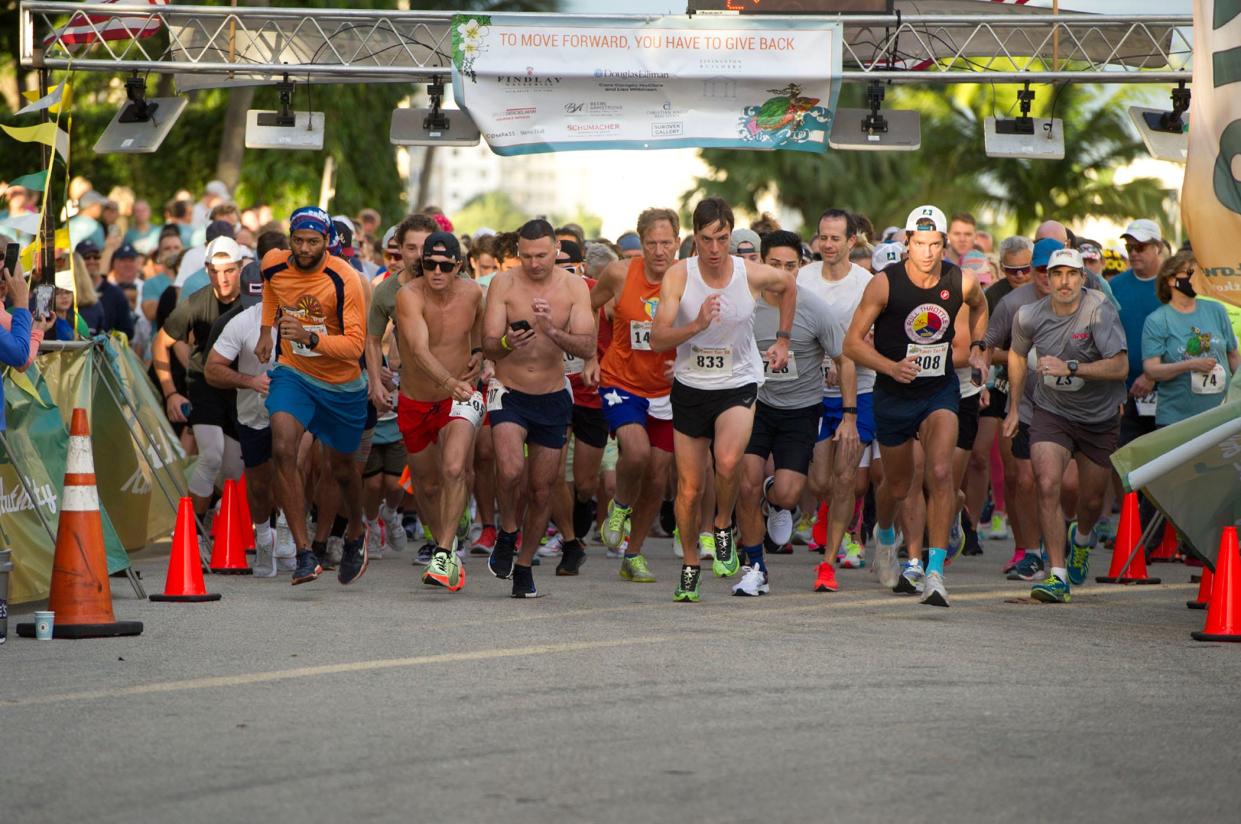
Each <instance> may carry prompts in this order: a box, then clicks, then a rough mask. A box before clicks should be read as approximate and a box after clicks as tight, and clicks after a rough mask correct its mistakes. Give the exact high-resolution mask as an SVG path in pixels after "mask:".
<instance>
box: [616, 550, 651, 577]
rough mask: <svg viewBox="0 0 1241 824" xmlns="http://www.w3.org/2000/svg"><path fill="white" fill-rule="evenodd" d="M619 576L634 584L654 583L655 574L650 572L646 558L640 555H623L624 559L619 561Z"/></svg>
mask: <svg viewBox="0 0 1241 824" xmlns="http://www.w3.org/2000/svg"><path fill="white" fill-rule="evenodd" d="M620 577H621V578H623V579H625V580H626V581H632V582H633V583H635V584H653V583H655V576H654V575H652V574H651V570H650V569H649V568H648V567H647V565H646V559H645V558H643V557H642V556H641V555H634V556H632V557H630V556H628V555H626V556H625V560H623V561H621V566H620Z"/></svg>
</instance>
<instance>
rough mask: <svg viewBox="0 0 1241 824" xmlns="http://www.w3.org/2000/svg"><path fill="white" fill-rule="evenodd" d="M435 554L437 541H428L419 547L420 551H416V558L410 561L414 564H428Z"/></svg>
mask: <svg viewBox="0 0 1241 824" xmlns="http://www.w3.org/2000/svg"><path fill="white" fill-rule="evenodd" d="M434 554H435V543H434V542H432V541H427V542H426V543H424V544H423V545H422V546H420V547H418V551H417V552H415V553H414V560H413V561H411V562H410V563H411V564H413V565H414V566H426V565H427V564H429V563H431V556H432V555H434Z"/></svg>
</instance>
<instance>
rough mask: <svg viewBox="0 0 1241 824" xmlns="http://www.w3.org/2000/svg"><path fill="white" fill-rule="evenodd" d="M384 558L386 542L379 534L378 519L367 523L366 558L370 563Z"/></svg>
mask: <svg viewBox="0 0 1241 824" xmlns="http://www.w3.org/2000/svg"><path fill="white" fill-rule="evenodd" d="M402 534H404V533H402ZM383 556H384V542H383V538H382V536H381V535H380V534H379V519H378V518H376V519H375V520H373V521H367V522H366V558H367V560H368V561H377V560H380V559H382V558H383Z"/></svg>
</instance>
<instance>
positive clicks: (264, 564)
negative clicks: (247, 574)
mask: <svg viewBox="0 0 1241 824" xmlns="http://www.w3.org/2000/svg"><path fill="white" fill-rule="evenodd" d="M267 534H268V536H269V537H268V540H267V542H266V543H264V541H263V539H262V538H260V537H259V536H258V535H257V534H256V535H255V536H254V563H253V564H251V565H250V568H251V569H252V570H253V571H254V572H253V574H254V577H255V578H275V577H276V536H275V534H274V533H271V532H268V533H267Z"/></svg>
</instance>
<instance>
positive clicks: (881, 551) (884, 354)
mask: <svg viewBox="0 0 1241 824" xmlns="http://www.w3.org/2000/svg"><path fill="white" fill-rule="evenodd" d="M947 228H948V221H947V219H946V218H945V217H944V213H943V212H942V211H941V210H940V209H938V208H936V207H934V206H929V205H928V206H919V207H918V208H917V209H914V210H913V211H912V212H910V214H909V218H908V219H907V220H906V222H905V243H906V246H907V248H908V249H909V258H908V259H907V260H905V261H903V262H901V263H894V264H892V265H891V266H889V267H888V268H886V269H884V270H883V271H882V272H879V273H878V274H876V275H875V277H874V278H872V279H871V281H870V283H869V284H868V285H867V287H866V291H865V292H864V293H863V295H862V302H861V303H860V304H859V305H858V309H857V311H856V312H855V313H854V315H853V322H852V323H851V324H850V326H849V331H848V333H847V334H846V335H845V347H844V348H845V356H846V357H849V358H851V359H852V360H853V361H855V362H856V363H857V364H858V365H859V366H865V367H869V368H871V369H874V370H875V393H874V402H875V436H876V439H877V440H878V441H879V451H880V454H881V455H882V457H883V466H884V480H883V483H882V484H881V485H880V487H879V488H878V489H877V490H876V492H875V509H876V529H875V540H876V543H877V544H878V552H877V557H876V559H875V565H874V569H875V571H876V572H877V573H878V575H879V582H880V583H881V584H882V585H884V586H886V587H891V588H892V589H893V590H894V591H895V592H900V593H907V594H913V593H919V592H920V593H922V599H921V600H922V603H924V604H930V605H932V606H942V607H946V606H948V593H947V591H946V590H945V589H944V577H943V576H944V559H945V556H946V554H947V546H948V532H949V528H950V525H951V522H952V519H953V516H954V515H955V512H956V489H955V487H954V485H953V483H952V479H953V472H952V456H953V450H954V449H955V448H956V443H957V423H958V421H957V409H958V406H959V403H960V387H959V384H958V382H957V378H956V373H955V372H954V370H953V365H952V339H953V335H954V333H955V321H956V317H957V312H958V310H959V309H960V308H961V305H962V303H966V304H968V305H969V307H970V315H969V317H970V340H971V341H972V342H971V344H970V365H971V366H973V367H975V368H978V369H984V368H985V367H986V352H985V347H984V344H983V342H982V339H983V336H984V333H985V332H986V330H987V301H986V298H985V297H983V293H982V289H980V288H979V286H978V282H977V281H976V280H975V279H974V276H973V275H972V274H969V273H965V272H962V271H961V270H960V269H959V268H957V267H956V266H955V265H953V264H951V263H948V262H947V261H945V260H944V259H943V255H944V240H945V233H946V232H947ZM872 326H874V330H875V334H874V344H870V343H868V342H867V341H866V334H867V332H868V331H869V330H870V328H871V327H872ZM915 438H916V439H917V440H918V441H920V442H921V444H922V448H923V450H924V452H925V455H926V457H925V467H926V469H925V478H926V487H927V492H928V495H927V506H926V518H925V523H923V519H922V518H920V517H918V516H917V514H916V513H915V512H914V510H915V509H918V508H917V507H906V508H905V509H904V510H903V511H902V518H901V526H902V527H903V528H904V531H905V536H906V539H907V541H908V545H909V558H910V559H909V562H908V563H907V564H906V565H905V567H904V569H901V568H900V566H899V564H898V562H897V558H896V549H897V540H896V528H895V519H896V516H897V511H898V508H899V506H900V504H901V503H902V502H903V501H904V500H905V498H906V497H907V496H908V495H909V493H910V491H911V489H913V487H914V482H915V480H919V483H920V479H915V477H914V472H913V470H914V439H915ZM924 527H925V529H926V531H927V534H928V536H929V537H930V547H929V548H928V549H929V560H928V563H927V569H926V571H925V572H924V571H923V569H922V559H921V557H920V556H921V553H920V552H919V551H918V549H919V547H920V544H921V536H922V532H923V529H924Z"/></svg>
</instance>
